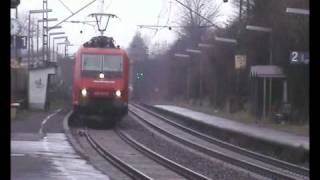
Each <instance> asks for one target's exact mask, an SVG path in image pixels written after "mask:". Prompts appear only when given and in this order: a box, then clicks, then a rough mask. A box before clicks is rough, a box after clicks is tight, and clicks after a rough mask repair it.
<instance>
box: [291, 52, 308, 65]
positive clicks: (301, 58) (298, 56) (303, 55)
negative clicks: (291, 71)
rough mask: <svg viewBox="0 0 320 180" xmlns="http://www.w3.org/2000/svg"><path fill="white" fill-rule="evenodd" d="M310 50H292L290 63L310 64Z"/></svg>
mask: <svg viewBox="0 0 320 180" xmlns="http://www.w3.org/2000/svg"><path fill="white" fill-rule="evenodd" d="M309 61H310V59H309V52H303V51H291V52H290V63H291V64H309Z"/></svg>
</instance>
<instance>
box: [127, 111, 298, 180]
mask: <svg viewBox="0 0 320 180" xmlns="http://www.w3.org/2000/svg"><path fill="white" fill-rule="evenodd" d="M129 111H130V112H131V114H132V115H134V116H135V117H137V118H138V119H139V120H140V121H141V122H144V123H145V124H147V125H148V126H150V127H151V128H153V129H155V130H157V131H158V132H160V133H162V134H164V135H166V136H168V137H170V138H172V139H174V140H176V141H177V142H180V143H182V144H184V145H186V146H188V147H191V148H193V149H195V150H198V151H199V152H202V153H204V154H207V155H209V156H211V157H214V158H217V159H220V160H222V161H225V162H228V163H230V164H233V165H236V166H238V167H242V168H244V169H247V170H249V171H251V172H254V173H257V174H260V175H263V176H266V177H270V178H276V179H288V180H289V179H290V180H292V179H300V178H298V177H293V176H292V175H289V174H287V173H283V172H279V171H275V170H271V169H267V168H265V167H262V166H260V165H256V164H254V163H250V162H246V161H243V160H240V159H237V158H234V157H231V156H228V155H225V154H223V153H221V152H218V151H216V150H213V149H209V148H207V147H204V146H201V145H199V144H196V143H193V142H191V141H189V140H185V139H183V138H181V137H178V136H176V135H174V134H172V133H170V132H167V131H165V130H164V129H162V128H160V127H157V126H156V125H154V124H153V123H151V122H149V121H147V120H146V119H144V118H143V117H141V116H140V115H138V114H137V113H136V112H134V111H132V110H131V109H129Z"/></svg>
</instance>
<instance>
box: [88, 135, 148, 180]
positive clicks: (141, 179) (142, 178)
mask: <svg viewBox="0 0 320 180" xmlns="http://www.w3.org/2000/svg"><path fill="white" fill-rule="evenodd" d="M84 135H85V137H86V139H87V140H88V142H89V143H90V145H91V146H92V147H93V148H94V149H95V150H96V151H97V152H98V153H99V154H100V155H101V156H102V157H103V158H104V159H106V160H108V161H110V162H111V163H112V164H114V165H115V166H116V167H118V168H119V169H120V170H121V171H122V172H124V173H126V174H127V175H129V176H130V177H132V178H133V179H136V180H152V178H150V177H149V176H147V175H145V174H143V173H142V172H140V171H139V170H137V169H135V168H134V167H132V166H130V165H129V164H127V163H126V162H124V161H122V160H121V159H119V158H118V157H117V156H115V155H113V154H111V153H110V152H108V151H106V150H105V149H104V148H103V147H102V146H101V145H100V144H99V143H98V142H96V141H95V140H94V138H92V137H91V135H90V133H89V132H88V130H87V129H85V131H84Z"/></svg>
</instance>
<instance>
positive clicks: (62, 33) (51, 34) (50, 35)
mask: <svg viewBox="0 0 320 180" xmlns="http://www.w3.org/2000/svg"><path fill="white" fill-rule="evenodd" d="M64 34H65V32H60V31H59V32H52V33H49V48H48V49H49V55H50V56H49V59H52V58H53V56H54V55H53V53H51V37H54V36H57V35H64ZM52 51H53V52H54V47H53V49H52ZM51 56H52V58H51Z"/></svg>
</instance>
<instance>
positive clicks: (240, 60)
mask: <svg viewBox="0 0 320 180" xmlns="http://www.w3.org/2000/svg"><path fill="white" fill-rule="evenodd" d="M246 62H247V56H246V55H240V54H238V55H235V68H236V69H244V68H246Z"/></svg>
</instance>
